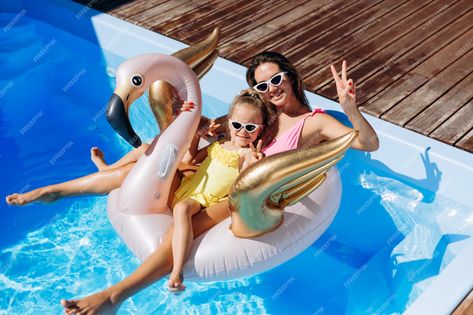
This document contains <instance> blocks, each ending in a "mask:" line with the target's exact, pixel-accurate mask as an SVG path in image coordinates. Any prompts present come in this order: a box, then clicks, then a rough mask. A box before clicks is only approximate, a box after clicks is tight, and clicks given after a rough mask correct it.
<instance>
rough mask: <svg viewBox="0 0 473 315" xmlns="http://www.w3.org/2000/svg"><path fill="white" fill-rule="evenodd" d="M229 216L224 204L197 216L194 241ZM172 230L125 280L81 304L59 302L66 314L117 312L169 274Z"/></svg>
mask: <svg viewBox="0 0 473 315" xmlns="http://www.w3.org/2000/svg"><path fill="white" fill-rule="evenodd" d="M229 214H230V212H229V210H228V202H227V201H223V202H221V203H218V204H216V205H213V206H211V207H209V208H207V209H206V210H204V211H201V212H199V213H197V214H196V215H195V216H193V217H192V229H193V231H194V237H198V236H199V235H201V234H203V233H205V232H207V231H208V230H210V229H211V228H212V227H213V226H215V225H216V224H218V223H219V222H221V221H222V220H224V219H225V218H227V217H228V216H229ZM173 230H174V228H173V227H171V228H169V230H168V231H167V233H166V236H165V237H164V239H163V241H162V243H161V245H160V246H159V247H158V248H157V249H156V250H155V251H154V252H153V253H152V254H151V255H150V256H149V257H148V258H147V259H146V260H145V261H144V262H143V264H141V265H140V266H139V267H138V269H136V270H135V271H134V272H133V273H132V274H131V275H129V276H128V277H127V278H125V279H123V280H122V281H120V282H119V283H117V284H115V285H113V286H111V287H109V288H107V289H105V290H104V291H101V292H99V293H96V294H93V295H89V296H87V297H85V298H82V299H80V300H62V301H61V304H62V305H63V306H64V309H65V311H66V313H67V314H73V313H79V312H82V313H80V314H102V313H105V312H106V311H108V310H113V309H117V308H118V307H119V306H120V304H121V303H122V302H123V301H124V300H126V299H127V298H129V297H131V296H133V295H134V294H136V293H138V292H139V291H141V290H143V289H145V288H146V287H148V286H149V285H151V284H153V283H154V282H156V281H158V280H159V279H161V278H162V277H164V276H165V275H166V274H168V273H169V272H170V271H171V268H172V234H173Z"/></svg>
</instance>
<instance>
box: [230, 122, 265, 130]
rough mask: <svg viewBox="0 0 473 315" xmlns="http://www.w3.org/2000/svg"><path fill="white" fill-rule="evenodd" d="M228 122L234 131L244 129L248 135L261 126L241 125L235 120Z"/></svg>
mask: <svg viewBox="0 0 473 315" xmlns="http://www.w3.org/2000/svg"><path fill="white" fill-rule="evenodd" d="M229 121H230V126H232V128H233V129H234V130H236V131H239V130H241V128H245V130H246V131H248V132H249V133H252V132H255V131H256V129H258V128H259V127H261V126H262V125H257V124H242V123H241V122H239V121H236V120H229Z"/></svg>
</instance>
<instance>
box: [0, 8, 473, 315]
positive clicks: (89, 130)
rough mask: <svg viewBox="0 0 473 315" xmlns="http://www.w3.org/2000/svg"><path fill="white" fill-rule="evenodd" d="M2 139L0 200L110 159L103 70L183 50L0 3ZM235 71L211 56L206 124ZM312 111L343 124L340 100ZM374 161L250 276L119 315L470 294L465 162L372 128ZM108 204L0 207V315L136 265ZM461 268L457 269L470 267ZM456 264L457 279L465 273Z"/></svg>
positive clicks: (393, 131)
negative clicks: (317, 223)
mask: <svg viewBox="0 0 473 315" xmlns="http://www.w3.org/2000/svg"><path fill="white" fill-rule="evenodd" d="M0 14H1V15H0V27H1V28H2V29H1V30H0V43H1V44H2V45H0V55H1V58H0V60H1V61H0V112H1V115H0V129H1V133H0V134H1V137H2V138H1V144H2V151H1V156H0V158H1V161H2V164H1V165H2V175H3V176H2V178H3V179H2V181H1V183H0V185H1V186H0V187H1V192H2V194H3V195H6V194H9V193H12V192H15V191H26V190H29V189H32V188H36V187H38V186H42V185H46V184H49V183H53V182H57V181H63V180H67V179H70V178H73V177H77V176H80V175H83V174H86V173H88V172H90V171H92V170H93V169H94V168H93V165H92V163H91V162H90V160H89V149H90V147H91V146H94V145H97V146H99V147H102V148H103V149H104V151H105V153H106V158H107V159H108V160H109V161H112V160H114V159H116V158H118V157H120V156H121V155H122V154H123V153H124V152H127V151H128V150H129V148H130V147H129V146H128V145H127V144H126V143H125V142H124V141H123V140H122V139H121V138H119V136H118V135H116V134H115V132H114V131H113V130H112V129H111V128H110V127H109V125H108V123H107V122H106V120H105V117H104V114H105V106H106V103H107V102H108V100H109V96H110V94H111V93H112V91H113V87H114V69H115V68H116V67H117V66H118V64H120V63H121V62H122V61H123V60H125V59H127V58H129V57H131V56H135V55H137V54H141V53H148V52H162V53H171V52H173V51H175V50H177V49H180V48H182V47H184V46H185V45H183V44H182V43H179V42H176V41H173V40H171V39H169V38H166V37H164V36H160V35H158V34H155V33H152V32H150V31H147V30H143V29H141V28H139V27H136V26H134V25H131V24H128V23H126V22H123V21H120V20H118V19H115V18H113V17H110V16H107V15H103V14H98V12H96V11H94V10H92V9H90V8H88V7H84V6H80V5H77V4H75V3H70V2H67V1H60V0H50V1H40V2H39V1H38V2H36V3H35V4H31V3H29V2H27V1H25V2H23V1H11V2H8V3H1V4H0ZM244 72H245V69H244V68H243V67H241V66H239V65H236V64H233V63H231V62H228V61H226V60H223V59H219V60H218V61H217V62H216V64H215V66H214V67H213V69H212V71H211V72H210V73H209V74H208V75H207V76H206V77H204V79H203V80H202V81H201V84H202V88H203V91H204V114H205V115H207V116H210V117H215V116H219V115H221V114H223V113H225V112H226V111H227V108H228V103H229V102H230V100H231V99H232V98H233V96H234V95H235V94H236V93H237V92H238V91H239V90H240V89H242V88H245V87H246V82H245V80H244ZM309 99H310V101H311V104H314V105H316V106H320V107H323V108H325V109H327V110H329V111H330V113H331V114H333V115H335V116H337V117H338V118H340V119H342V120H343V119H344V118H343V115H342V114H341V113H340V112H339V108H338V106H337V104H335V103H333V102H331V101H329V100H326V99H324V98H321V97H319V96H316V95H313V94H309ZM131 120H132V124H133V126H134V127H135V130H136V131H137V132H138V134H140V135H141V136H142V138H143V139H144V140H149V139H151V138H152V137H153V135H155V134H156V132H158V130H157V128H156V127H155V124H154V119H153V118H152V114H151V112H150V110H149V108H148V106H147V100H146V98H145V97H143V98H141V99H140V100H138V101H137V104H135V105H134V106H133V107H132V112H131ZM369 120H370V123H372V124H373V126H374V127H375V128H376V129H377V130H378V132H379V134H380V141H381V148H380V150H379V151H377V152H375V153H373V154H364V153H360V152H356V151H353V150H352V151H350V152H349V153H348V154H347V157H346V158H345V159H344V160H343V161H342V162H341V163H339V170H340V172H341V176H342V181H343V197H342V203H341V208H340V211H339V213H338V215H337V217H336V218H335V221H334V222H333V224H332V225H331V226H330V228H329V229H328V231H327V232H326V233H325V234H324V235H323V236H322V237H321V238H320V239H319V240H318V241H317V242H316V243H314V244H313V245H312V246H311V247H309V248H308V249H307V250H306V251H304V252H303V253H302V254H301V255H299V256H298V257H296V258H294V259H292V260H291V261H289V262H287V263H285V264H283V265H281V266H279V267H277V268H275V269H273V270H271V271H269V272H266V273H263V274H259V275H255V276H253V277H247V278H243V279H237V280H232V281H225V282H212V283H187V285H188V286H187V289H186V291H185V292H184V293H183V294H181V295H178V296H174V295H171V294H169V293H168V292H167V290H166V288H165V280H162V281H159V282H158V283H156V284H155V285H153V286H152V287H150V288H149V289H147V290H145V291H143V292H141V293H140V294H138V295H137V296H135V297H134V298H133V299H131V300H129V301H127V302H126V303H125V304H124V305H123V306H122V308H121V311H120V313H121V314H129V313H137V314H152V313H155V314H161V313H176V312H188V313H215V314H218V313H229V312H239V313H249V314H286V313H290V312H295V311H297V313H300V314H367V313H369V314H396V313H401V312H404V311H406V313H411V314H444V313H447V312H448V311H450V310H451V309H452V308H453V307H454V306H455V305H456V304H457V303H458V302H459V300H460V299H461V298H462V297H463V296H464V295H465V294H466V292H467V291H468V290H469V289H470V288H471V286H472V284H473V270H472V268H471V263H472V261H473V243H472V241H471V236H472V235H473V210H472V205H473V202H472V201H473V197H472V196H471V194H468V191H467V188H466V187H469V185H468V184H469V181H470V180H471V178H473V176H472V175H473V169H472V165H473V157H472V155H471V154H468V153H466V152H463V151H460V150H458V149H455V148H451V147H449V146H446V145H444V144H441V143H439V142H437V141H434V140H431V139H428V138H425V137H422V136H420V135H417V134H414V133H412V132H410V131H407V130H404V129H401V128H398V127H396V126H394V125H391V124H389V123H386V122H382V121H380V120H378V119H374V118H371V117H369ZM105 205H106V197H87V198H71V199H67V200H62V201H60V202H57V203H55V204H52V205H41V204H39V205H32V206H27V207H24V208H13V207H7V206H6V205H5V204H4V203H3V204H2V206H1V214H0V216H1V217H0V231H1V232H0V233H1V239H0V314H3V313H4V314H20V313H21V314H23V313H60V312H61V311H62V310H61V307H60V306H59V304H58V303H59V300H60V298H64V297H65V298H70V297H76V296H83V295H86V294H89V293H91V292H94V291H97V290H99V289H103V288H104V287H106V286H108V285H110V284H112V283H115V282H117V281H119V280H120V279H122V278H123V277H125V276H126V275H127V274H129V273H130V272H131V271H132V270H134V269H135V268H136V266H137V265H138V260H137V259H135V258H134V257H133V256H132V255H131V254H130V253H129V252H128V250H127V249H126V247H125V246H124V245H123V244H122V242H121V241H120V239H119V238H118V236H117V235H116V234H115V232H114V231H113V229H112V228H111V225H110V224H109V223H108V219H107V216H106V213H105ZM468 264H469V265H468ZM468 267H469V268H468Z"/></svg>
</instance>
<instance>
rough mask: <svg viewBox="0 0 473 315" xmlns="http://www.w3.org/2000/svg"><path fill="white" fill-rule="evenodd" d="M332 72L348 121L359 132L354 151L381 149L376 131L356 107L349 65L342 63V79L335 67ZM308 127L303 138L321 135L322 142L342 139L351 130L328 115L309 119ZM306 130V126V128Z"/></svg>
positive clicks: (332, 67) (319, 115) (318, 115)
mask: <svg viewBox="0 0 473 315" xmlns="http://www.w3.org/2000/svg"><path fill="white" fill-rule="evenodd" d="M330 69H331V70H332V74H333V78H334V79H335V83H336V85H337V94H338V98H339V101H340V106H341V107H342V109H343V111H344V112H345V114H346V115H347V116H348V119H349V120H350V122H351V123H352V125H353V128H354V129H355V130H358V132H359V133H358V137H357V139H356V140H355V141H354V142H353V144H352V147H353V148H354V149H358V150H363V151H368V152H372V151H376V150H378V148H379V139H378V135H377V134H376V131H374V129H373V127H371V125H370V124H369V122H368V121H367V120H366V119H365V117H363V115H362V114H361V113H360V111H359V110H358V107H357V106H356V92H355V84H354V83H353V80H352V79H349V80H348V79H347V63H346V61H345V60H344V61H343V63H342V77H341V78H340V77H339V76H338V73H337V71H336V69H335V67H334V66H333V65H331V66H330ZM308 120H309V121H308V123H307V122H306V125H307V127H308V130H303V136H304V134H305V138H307V137H308V136H307V135H310V134H312V135H316V134H320V136H321V138H322V139H321V140H328V139H334V138H337V137H340V136H342V135H344V134H346V133H348V132H349V131H350V130H351V128H349V127H347V126H345V125H343V124H342V123H341V122H339V121H338V120H337V119H335V118H333V117H331V116H330V115H327V114H317V115H315V116H313V117H309V118H308ZM304 129H305V126H304Z"/></svg>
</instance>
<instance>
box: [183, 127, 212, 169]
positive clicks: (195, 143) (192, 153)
mask: <svg viewBox="0 0 473 315" xmlns="http://www.w3.org/2000/svg"><path fill="white" fill-rule="evenodd" d="M219 126H220V124H216V123H215V122H214V121H211V122H210V124H209V125H207V124H204V125H203V126H200V127H199V130H198V131H197V132H196V134H195V136H194V138H193V139H192V142H191V145H190V146H189V150H188V151H187V152H186V153H185V154H184V158H183V159H182V162H183V163H185V164H198V163H200V162H202V161H203V160H204V159H205V158H206V157H207V147H205V148H202V149H201V150H199V142H200V138H201V137H202V136H203V135H210V136H213V135H214V132H215V130H216V129H217V128H218V127H219ZM201 151H204V153H202V152H201Z"/></svg>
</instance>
